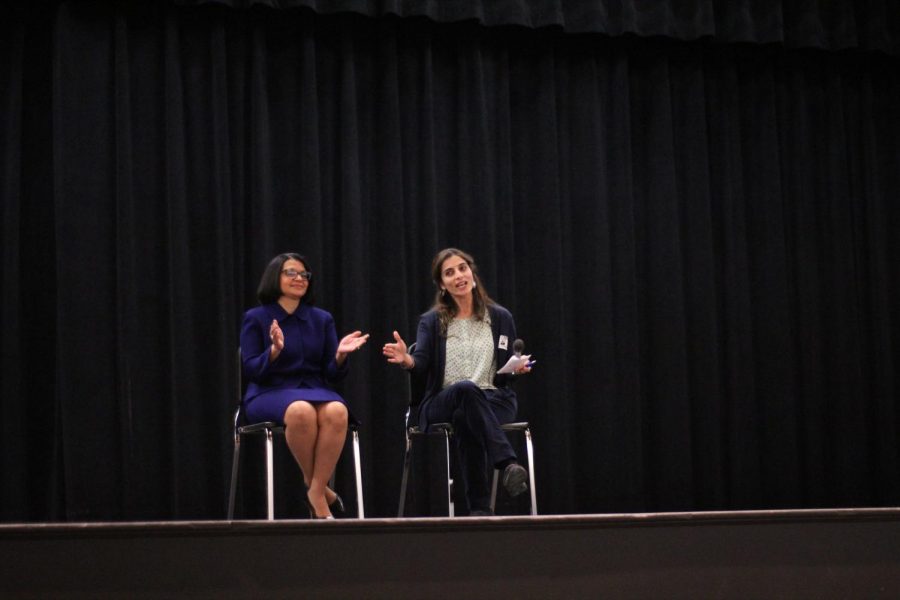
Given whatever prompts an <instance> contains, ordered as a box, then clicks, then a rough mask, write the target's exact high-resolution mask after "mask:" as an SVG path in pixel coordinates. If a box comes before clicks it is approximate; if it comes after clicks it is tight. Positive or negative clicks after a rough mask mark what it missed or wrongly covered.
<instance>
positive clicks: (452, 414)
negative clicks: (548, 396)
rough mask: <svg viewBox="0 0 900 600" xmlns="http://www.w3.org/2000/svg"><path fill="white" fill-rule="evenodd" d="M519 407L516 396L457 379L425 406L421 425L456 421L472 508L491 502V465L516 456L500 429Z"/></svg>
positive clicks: (482, 506) (460, 452)
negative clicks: (456, 381) (488, 473)
mask: <svg viewBox="0 0 900 600" xmlns="http://www.w3.org/2000/svg"><path fill="white" fill-rule="evenodd" d="M516 410H517V406H516V401H515V397H513V398H509V397H508V396H507V394H504V393H503V392H500V391H498V390H483V389H481V388H479V387H478V386H477V385H475V384H474V383H472V382H471V381H460V382H458V383H454V384H453V385H451V386H450V387H448V388H446V389H443V390H441V392H440V393H439V394H437V395H436V396H435V397H433V398H431V399H430V400H428V401H427V402H426V403H425V405H424V406H422V409H421V411H420V413H419V419H420V426H421V425H424V426H425V427H427V425H428V424H429V423H450V424H452V425H453V431H454V432H455V435H456V440H457V447H458V448H459V456H460V462H461V463H462V466H461V468H460V474H461V475H462V478H463V483H464V485H465V488H466V498H467V499H468V501H469V509H470V510H472V509H486V508H488V507H489V506H490V489H489V487H488V481H487V472H488V465H490V466H491V467H495V466H497V465H499V464H500V463H502V462H504V461H507V460H510V459H512V460H515V459H516V453H515V451H513V449H512V446H511V445H510V444H509V440H507V439H506V434H505V433H503V430H502V429H500V424H501V423H510V422H512V421H513V420H514V419H515V418H516ZM426 431H427V429H426Z"/></svg>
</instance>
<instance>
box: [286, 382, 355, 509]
mask: <svg viewBox="0 0 900 600" xmlns="http://www.w3.org/2000/svg"><path fill="white" fill-rule="evenodd" d="M347 421H348V414H347V407H346V406H344V405H343V404H342V403H340V402H315V403H313V402H306V401H305V400H298V401H297V402H293V403H291V404H290V406H288V408H287V410H286V411H285V413H284V425H285V429H284V437H285V440H286V441H287V445H288V448H290V450H291V454H293V455H294V459H295V460H296V461H297V464H299V465H300V470H301V471H303V481H304V483H306V487H307V493H306V496H307V498H308V499H309V502H310V504H311V505H312V507H313V510H314V511H315V513H316V516H319V517H326V516H330V515H331V511H330V510H329V509H328V505H329V503H331V502H334V499H335V497H336V495H335V493H334V492H333V491H332V490H331V489H329V488H328V481H329V480H330V479H331V474H332V473H333V472H334V467H335V465H336V464H337V461H338V458H339V457H340V455H341V450H343V448H344V441H345V440H346V438H347Z"/></svg>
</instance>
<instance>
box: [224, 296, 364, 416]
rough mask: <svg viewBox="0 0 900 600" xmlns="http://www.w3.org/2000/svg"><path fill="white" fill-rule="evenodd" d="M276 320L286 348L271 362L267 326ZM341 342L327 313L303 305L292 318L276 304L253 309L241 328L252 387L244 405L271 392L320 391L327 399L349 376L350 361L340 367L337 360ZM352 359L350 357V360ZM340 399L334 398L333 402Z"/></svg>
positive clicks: (248, 384)
mask: <svg viewBox="0 0 900 600" xmlns="http://www.w3.org/2000/svg"><path fill="white" fill-rule="evenodd" d="M273 319H277V320H278V324H279V325H280V327H281V329H282V331H283V332H284V339H285V348H284V350H283V351H282V352H281V354H280V355H279V356H278V358H276V359H275V361H274V362H269V348H270V347H271V345H272V344H271V341H270V340H269V325H270V324H271V323H272V320H273ZM337 346H338V339H337V332H336V331H335V327H334V318H333V317H332V316H331V314H330V313H329V312H327V311H324V310H322V309H320V308H316V307H314V306H309V305H307V304H300V306H299V307H298V308H297V310H296V311H294V313H293V314H288V313H287V312H285V310H284V309H283V308H281V305H280V304H278V303H277V302H273V303H271V304H263V305H262V306H257V307H256V308H251V309H250V310H248V311H247V312H246V313H245V314H244V324H243V326H242V327H241V358H242V360H243V369H244V377H245V378H246V380H247V381H248V383H247V393H246V394H244V401H245V402H248V401H250V400H251V399H252V398H254V397H256V396H257V395H258V394H260V393H262V392H265V391H268V390H272V389H288V388H297V387H303V388H312V389H316V388H319V389H321V390H323V397H322V398H318V397H314V398H313V399H329V396H330V395H331V394H334V392H332V391H331V389H332V387H331V386H332V384H334V383H337V382H338V381H340V380H341V379H343V378H344V377H345V376H346V375H347V371H348V368H349V362H350V361H349V360H345V361H344V364H343V365H341V366H340V367H339V366H338V364H337V361H336V360H335V358H334V355H335V352H336V351H337ZM348 358H349V357H348ZM337 398H339V396H337V395H336V394H335V399H337Z"/></svg>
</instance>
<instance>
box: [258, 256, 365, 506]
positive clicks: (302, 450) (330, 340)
mask: <svg viewBox="0 0 900 600" xmlns="http://www.w3.org/2000/svg"><path fill="white" fill-rule="evenodd" d="M312 292H313V283H312V273H311V272H310V270H309V261H308V260H307V259H306V258H305V257H303V256H301V255H299V254H294V253H286V254H279V255H278V256H276V257H275V258H273V259H272V260H271V262H269V265H268V266H267V267H266V269H265V271H264V272H263V275H262V278H261V279H260V282H259V289H258V290H257V297H258V298H259V302H260V306H257V307H256V308H251V309H250V310H248V311H247V312H246V313H245V314H244V323H243V326H242V327H241V357H242V360H243V372H244V377H245V379H246V380H247V381H248V382H249V383H248V385H247V392H246V394H245V395H244V413H245V415H246V418H247V420H248V422H250V423H258V422H260V421H275V422H277V423H283V424H284V426H285V439H286V440H287V445H288V448H290V450H291V453H292V454H293V455H294V458H295V459H296V460H297V463H298V464H299V465H300V469H301V470H302V471H303V480H304V482H305V483H306V486H307V493H306V496H307V502H308V505H309V510H310V516H314V517H316V518H320V519H327V518H333V517H332V514H331V509H332V508H333V509H335V510H343V502H342V501H341V499H340V497H339V496H338V495H337V494H336V493H335V492H334V491H333V490H331V489H330V488H329V487H328V481H329V479H331V474H332V472H334V467H335V465H336V464H337V460H338V457H339V456H340V454H341V450H342V449H343V447H344V440H345V439H346V437H347V422H348V418H349V412H348V410H347V405H346V403H345V402H344V399H343V398H341V396H340V395H339V394H338V393H337V392H335V391H334V389H333V387H332V384H334V383H336V382H338V381H340V380H341V379H343V378H344V377H345V376H346V375H347V370H348V361H347V355H348V354H350V353H351V352H355V351H356V350H358V349H359V348H360V347H361V346H362V345H363V344H365V343H366V340H367V339H368V338H369V335H368V334H365V335H363V334H362V333H361V332H359V331H354V332H353V333H351V334H349V335H347V336H344V338H343V339H341V340H340V342H338V339H337V334H336V332H335V327H334V319H333V318H332V316H331V314H329V313H328V312H326V311H324V310H322V309H320V308H316V307H314V306H313V293H312Z"/></svg>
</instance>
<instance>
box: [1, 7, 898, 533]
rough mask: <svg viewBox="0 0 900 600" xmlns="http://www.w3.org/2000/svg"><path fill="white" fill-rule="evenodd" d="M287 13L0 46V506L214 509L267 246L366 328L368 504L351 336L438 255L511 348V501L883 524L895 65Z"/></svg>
mask: <svg viewBox="0 0 900 600" xmlns="http://www.w3.org/2000/svg"><path fill="white" fill-rule="evenodd" d="M441 4H442V5H443V3H441ZM373 6H375V7H376V8H380V7H387V6H396V7H401V8H406V9H412V8H416V6H419V7H420V8H421V7H422V6H431V5H416V4H414V3H408V4H407V3H404V4H396V5H388V4H379V5H373ZM453 6H456V7H457V8H458V9H460V10H462V7H463V6H464V5H463V4H447V5H445V8H443V9H440V10H451V9H452V8H453ZM510 6H511V5H510ZM516 6H519V7H520V8H521V7H524V6H526V5H525V4H523V3H519V4H517V5H516ZM697 6H698V7H699V8H697V9H696V10H694V11H691V10H688V8H686V5H684V4H683V3H680V4H678V7H679V10H678V11H674V12H673V13H672V14H671V15H669V16H668V17H666V18H667V19H670V20H672V19H674V21H671V22H672V23H673V25H672V26H673V27H674V26H675V25H676V24H677V22H678V19H679V18H682V19H688V17H690V18H691V19H694V20H697V19H699V20H700V21H704V20H708V19H709V18H714V20H715V22H716V23H720V22H721V19H722V15H721V14H720V13H719V12H716V11H713V12H712V13H708V11H707V12H704V11H703V10H702V8H703V6H705V4H703V3H698V4H697ZM736 6H737V7H738V8H735V10H736V11H739V12H740V14H741V15H742V17H744V16H745V17H746V19H743V20H740V22H738V19H737V17H734V19H735V20H734V21H729V23H730V26H731V27H732V28H734V29H742V28H743V29H753V28H762V26H759V25H757V23H759V22H764V21H766V19H772V18H773V17H771V15H770V14H769V13H759V12H754V10H752V9H751V8H750V6H751V3H739V4H737V5H736ZM753 6H756V5H755V4H754V5H753ZM824 6H825V5H824V4H823V5H821V6H820V5H819V4H815V3H814V4H812V5H810V8H809V11H808V13H806V14H805V16H803V17H802V19H801V18H800V17H801V15H792V16H791V18H792V19H795V20H802V21H803V22H804V23H806V24H808V26H809V29H810V31H819V30H820V29H821V28H819V27H818V25H816V24H817V23H820V22H828V23H832V24H836V23H837V21H838V20H840V19H838V17H839V16H840V17H841V18H844V17H845V16H846V13H842V12H840V9H839V8H836V7H832V8H829V9H827V10H826V9H825V8H822V7H824ZM865 6H866V7H869V8H873V7H874V8H878V7H881V8H884V6H886V5H884V6H882V5H878V4H877V3H875V2H870V3H869V4H866V5H865ZM312 8H317V10H301V11H274V10H249V11H236V10H230V9H226V8H224V7H212V6H206V7H191V8H186V7H174V6H165V5H156V4H151V3H146V4H140V3H133V4H130V5H127V6H125V5H120V4H117V3H110V2H103V1H99V0H98V1H96V2H91V3H81V2H79V3H64V4H62V5H61V6H60V7H59V8H58V10H56V11H55V12H54V13H53V15H52V19H51V18H49V17H48V16H47V15H43V16H41V17H39V18H38V17H29V18H22V19H12V20H10V21H7V22H5V23H3V25H2V26H0V27H2V32H3V33H4V36H3V40H2V42H0V65H2V66H3V70H2V73H0V103H2V105H3V106H4V107H5V110H4V113H3V115H2V117H0V118H2V120H3V121H2V123H3V127H2V130H0V159H2V164H0V173H3V176H4V177H3V182H2V186H0V194H2V198H0V200H2V209H3V245H2V265H3V272H2V274H0V277H2V284H3V289H2V311H0V312H2V318H3V335H2V344H3V357H2V361H3V362H2V373H3V379H2V397H0V414H2V417H3V418H2V423H0V427H2V431H3V434H4V435H3V436H2V438H0V455H2V457H3V458H2V461H3V462H2V465H3V470H2V473H0V478H2V490H3V491H2V494H0V502H2V505H0V515H2V519H3V520H6V521H20V520H93V519H104V520H111V519H183V518H184V519H186V518H221V517H222V516H223V515H224V511H225V499H226V491H227V490H226V488H227V484H228V475H229V473H230V470H229V469H230V458H231V455H230V451H231V440H230V435H229V418H230V415H231V411H232V409H233V407H234V405H235V398H236V395H237V392H236V386H237V371H236V368H235V352H236V347H237V337H238V330H239V326H240V321H241V315H242V313H243V311H244V310H245V309H247V308H249V307H251V306H253V305H254V304H255V303H256V301H255V289H256V285H257V282H258V278H259V275H260V273H261V271H262V269H263V267H264V266H265V264H266V262H267V261H268V260H269V259H270V258H271V257H272V256H273V255H275V254H276V253H278V252H283V251H288V250H296V251H300V252H303V253H304V254H306V255H307V256H308V257H309V259H310V262H311V265H310V266H311V270H313V272H314V273H315V277H316V279H315V282H316V294H317V298H318V304H319V305H320V306H322V307H323V308H325V309H326V310H329V311H330V312H332V313H333V314H334V316H335V319H336V323H337V327H338V330H339V332H340V333H342V334H344V333H348V332H350V331H353V330H356V329H360V330H363V331H366V332H368V333H370V334H371V339H370V342H369V345H368V346H367V348H366V350H365V351H364V352H360V353H357V354H355V355H354V356H353V357H352V359H351V360H352V363H351V373H350V376H349V377H348V380H347V381H346V382H345V383H344V384H343V385H342V387H341V393H343V394H344V395H345V397H346V398H347V399H348V401H349V403H350V405H351V407H352V409H353V411H354V413H355V414H356V416H358V417H359V418H360V419H361V420H362V422H363V434H362V439H363V444H362V447H363V463H364V479H365V485H366V493H367V503H368V504H369V506H367V507H366V508H367V514H370V515H381V516H387V515H391V514H392V513H393V512H394V511H395V510H396V503H397V497H396V494H397V490H398V489H399V477H400V466H401V463H400V461H401V458H402V448H403V413H404V411H405V408H406V406H405V402H406V397H405V389H406V387H405V386H406V383H405V374H404V373H402V372H401V371H399V370H397V369H394V368H391V367H389V366H388V365H386V364H385V362H384V360H383V357H382V356H381V354H380V347H381V345H382V344H383V343H385V342H386V341H388V340H390V339H391V337H392V332H393V331H394V330H397V331H398V332H400V333H401V335H403V336H404V337H405V338H406V339H407V341H411V339H412V338H413V337H414V335H415V325H416V321H417V316H418V314H419V313H421V312H423V311H425V310H426V309H427V308H428V306H429V305H430V303H431V301H432V298H433V293H434V288H433V285H432V284H431V282H430V281H429V273H428V270H429V262H430V259H431V257H432V255H433V254H434V252H435V251H436V250H438V249H440V248H442V247H446V246H450V245H453V246H458V247H461V248H464V249H466V250H468V251H470V252H472V253H473V254H474V256H475V257H476V259H477V260H478V266H479V268H480V270H481V275H482V277H483V279H484V281H485V285H486V286H487V288H488V291H489V292H490V293H491V295H492V296H494V297H495V298H496V300H497V301H498V302H500V303H501V304H503V305H505V306H507V307H508V308H509V309H510V310H511V311H512V312H513V314H514V316H515V318H516V322H517V326H518V330H519V333H520V336H521V337H522V338H523V339H524V340H525V342H526V345H527V351H528V352H531V353H533V354H534V355H535V357H536V358H537V359H538V363H537V365H536V369H535V371H534V373H533V374H532V375H529V376H528V377H527V378H522V380H521V381H520V382H519V383H518V391H519V394H520V416H521V417H522V418H523V419H527V420H529V421H531V422H532V425H533V427H534V431H535V439H536V446H537V450H536V460H537V469H536V470H537V475H538V486H539V489H538V496H539V503H540V508H541V512H544V513H573V512H592V513H595V512H620V511H665V510H719V509H751V508H809V507H839V506H863V505H866V506H872V505H896V503H897V502H898V500H900V485H898V483H897V480H896V476H895V475H896V472H897V469H898V468H900V462H898V461H900V452H898V441H897V440H898V436H897V435H896V433H897V428H898V412H897V406H898V401H900V398H898V395H897V386H896V364H897V360H898V352H900V345H898V341H900V326H898V323H900V315H898V307H900V301H898V294H900V281H898V271H897V269H896V267H894V265H896V264H897V263H898V260H900V243H898V241H897V237H896V236H895V235H893V232H895V231H897V230H898V226H900V212H898V209H897V207H896V206H895V204H896V203H895V202H894V199H895V197H896V195H897V190H900V143H898V140H900V69H898V68H897V67H898V64H897V59H896V58H893V57H891V56H888V55H885V54H883V53H864V52H830V51H823V50H808V49H807V50H793V49H790V48H785V47H781V46H777V45H771V44H768V43H765V44H743V43H741V44H708V43H706V42H705V41H694V42H689V41H678V40H672V39H663V38H654V39H643V38H636V37H633V36H628V37H624V38H621V39H619V38H611V37H604V36H573V35H568V34H566V33H564V32H563V31H560V30H555V29H547V28H541V29H540V30H534V29H526V28H496V29H491V28H486V27H482V26H480V25H479V24H477V23H473V22H466V23H455V24H450V23H439V22H433V21H431V20H426V19H414V18H410V19H396V18H369V17H366V16H361V15H359V14H326V13H325V12H322V10H321V7H312ZM564 8H566V9H568V8H570V7H569V5H568V4H567V5H566V6H565V7H564ZM716 8H718V6H717V7H716ZM874 8H873V10H874ZM664 9H665V5H660V6H657V9H656V10H660V11H663V10H664ZM398 10H399V9H398ZM522 10H523V11H524V10H525V9H524V8H522ZM529 10H530V11H531V13H530V14H531V17H532V18H536V17H535V11H534V9H533V7H532V8H530V9H529ZM670 10H674V9H670ZM697 11H699V13H698V12H697ZM682 13H684V14H682ZM698 14H699V16H698ZM735 14H737V13H735ZM854 14H857V13H854ZM537 16H540V17H541V18H547V16H546V15H545V14H544V13H543V12H542V13H541V14H540V15H537ZM630 18H632V17H630ZM633 18H637V17H633ZM660 18H661V17H660ZM886 20H887V21H890V19H889V18H886ZM858 29H859V25H858V21H857V26H856V31H858ZM816 35H819V34H816ZM822 35H824V34H822ZM838 35H839V32H836V31H835V30H829V32H828V33H827V36H826V37H828V39H834V38H835V36H838ZM840 35H844V34H843V33H840ZM848 35H849V34H848ZM823 39H824V38H823ZM282 450H283V448H282ZM251 451H252V450H251ZM245 465H247V466H249V467H251V474H250V475H249V476H248V479H250V480H252V479H253V475H252V465H253V460H252V458H251V459H250V460H248V462H247V463H245ZM278 465H279V473H280V475H279V490H280V494H279V505H278V511H279V514H280V515H283V516H300V515H301V514H302V512H301V507H302V504H301V502H300V501H299V500H297V498H298V496H297V494H298V492H297V489H296V488H297V487H299V484H298V481H297V480H298V479H299V474H298V473H297V471H296V467H294V466H293V465H292V464H291V460H290V457H288V456H286V452H283V451H282V452H281V454H280V456H279V462H278ZM350 472H351V469H349V467H348V465H347V464H346V462H345V463H344V464H342V465H341V467H340V468H339V473H338V488H339V490H341V491H344V487H343V486H345V485H346V483H348V482H349V477H348V476H349V474H350ZM250 483H251V484H252V481H251V482H250ZM351 487H352V486H347V487H346V489H347V490H349V489H350V488H351ZM250 491H252V485H251V486H250ZM246 496H247V498H246V502H245V504H246V506H245V508H246V510H248V511H250V512H252V511H253V510H255V508H254V505H253V504H252V502H251V496H252V494H250V493H248V494H247V495H246ZM349 496H350V494H348V493H345V494H344V497H345V499H348V497H349ZM294 500H297V501H296V502H294Z"/></svg>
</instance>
